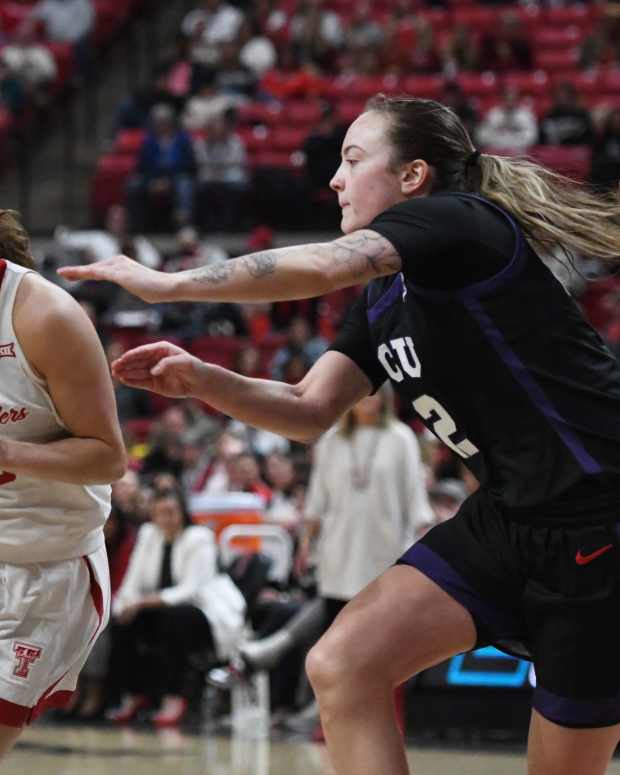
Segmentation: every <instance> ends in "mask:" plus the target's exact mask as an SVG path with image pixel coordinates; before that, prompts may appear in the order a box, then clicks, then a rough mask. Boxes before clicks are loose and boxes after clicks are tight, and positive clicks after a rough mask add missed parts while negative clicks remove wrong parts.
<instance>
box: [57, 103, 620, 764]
mask: <svg viewBox="0 0 620 775" xmlns="http://www.w3.org/2000/svg"><path fill="white" fill-rule="evenodd" d="M331 185H332V188H333V189H334V190H335V191H336V192H337V194H338V198H339V202H340V205H341V207H342V230H343V232H344V234H345V236H344V237H341V238H339V239H336V240H334V241H333V242H329V243H324V244H311V245H303V246H298V247H292V248H281V249H277V250H271V251H265V252H261V253H255V254H252V255H249V256H243V257H241V258H239V259H235V260H233V261H229V262H227V263H225V264H222V265H219V266H216V267H208V268H200V269H194V270H189V271H187V272H181V273H178V274H175V275H166V274H162V273H158V272H153V271H152V270H149V269H146V268H144V267H142V266H139V265H138V264H136V263H135V262H133V261H130V260H129V259H127V258H125V257H123V256H117V257H115V258H112V259H109V260H107V261H104V262H101V263H99V264H94V265H91V266H89V267H81V268H65V269H63V270H61V273H62V274H63V275H64V276H65V277H67V278H70V279H81V278H88V279H102V280H111V281H114V282H117V283H119V284H120V285H122V286H124V287H125V288H127V289H128V290H129V291H131V292H133V293H135V294H137V295H138V296H140V297H141V298H143V299H145V300H147V301H152V302H155V301H175V300H189V301H192V300H195V301H200V300H205V301H265V300H271V301H276V300H281V299H297V298H302V297H310V296H316V295H319V294H323V293H327V292H329V291H332V290H335V289H337V288H342V287H345V286H349V285H355V284H358V283H366V284H367V285H366V288H365V290H364V292H363V293H362V295H361V296H360V297H359V299H358V301H357V303H356V304H355V305H354V307H353V309H352V311H351V313H350V315H349V318H348V320H347V321H346V323H345V325H344V327H343V329H342V331H341V333H340V334H339V336H338V337H337V340H336V342H335V343H334V344H333V346H332V348H331V349H330V350H329V351H328V352H327V353H326V354H324V355H323V356H322V357H321V358H320V359H319V361H318V362H317V363H316V364H315V365H314V366H313V367H312V369H311V370H310V371H309V372H308V374H307V375H306V377H305V378H304V379H303V380H302V381H301V382H300V383H299V384H297V385H285V384H282V383H277V382H270V381H266V380H256V379H248V378H245V377H242V376H239V375H236V374H233V373H231V372H229V371H227V370H225V369H222V368H220V367H217V366H213V365H211V364H207V363H203V362H201V361H199V360H198V359H196V358H194V357H192V356H191V355H189V354H188V353H186V352H185V351H183V350H182V349H180V348H178V347H175V346H173V345H171V344H168V343H166V342H161V343H158V344H152V345H146V346H143V347H139V348H137V349H135V350H132V351H130V352H128V353H126V354H125V355H124V356H123V357H121V358H120V359H119V360H118V361H117V362H116V364H115V366H114V373H115V375H116V376H117V377H118V378H119V379H121V380H122V381H123V382H124V383H125V384H128V385H133V386H137V387H142V388H146V389H149V390H154V391H157V392H159V393H162V394H164V395H169V396H193V397H196V398H200V399H202V400H204V401H206V402H208V403H209V404H211V405H212V406H214V407H215V408H216V409H219V410H220V411H222V412H224V413H226V414H228V415H231V416H234V417H237V418H239V419H240V420H242V421H244V422H247V423H250V424H252V425H256V426H259V427H262V428H267V429H269V430H272V431H275V432H276V433H281V434H283V435H286V436H289V437H291V438H293V439H298V440H302V441H311V440H313V439H315V438H316V437H317V436H318V435H319V434H320V433H322V432H323V431H325V430H326V429H327V428H328V427H330V426H331V425H332V424H333V423H334V422H335V421H336V419H337V418H338V417H339V416H340V415H341V414H342V413H343V412H344V411H345V410H346V409H348V408H349V407H350V406H352V405H353V404H354V403H355V402H356V401H358V400H359V399H360V398H361V397H362V396H364V395H367V394H368V393H370V392H372V391H373V390H376V389H377V387H378V386H379V385H380V384H381V383H382V382H383V381H385V380H386V379H389V380H390V381H391V382H392V383H393V385H394V387H395V389H396V390H397V391H398V392H399V393H400V395H401V396H402V397H403V398H405V399H406V400H408V401H411V402H412V404H413V406H414V408H415V409H416V410H417V412H418V413H419V414H420V416H421V417H422V419H423V420H424V422H425V423H426V424H427V426H428V428H429V429H430V430H432V431H433V432H434V433H435V434H436V435H437V436H438V437H439V438H440V439H441V440H442V441H443V442H444V443H445V444H447V445H448V446H449V447H450V448H451V449H452V450H453V451H454V452H455V453H456V454H458V455H459V456H460V457H461V458H462V459H463V461H464V463H465V464H466V465H467V466H468V467H469V468H470V469H471V470H472V472H473V473H474V474H475V475H476V477H477V478H478V479H479V481H480V483H481V487H480V489H479V491H478V492H477V493H475V494H474V495H472V496H471V497H470V498H469V499H468V500H467V501H466V502H465V503H464V504H463V506H462V508H461V510H460V511H459V513H458V514H457V516H456V517H455V518H453V519H452V520H450V521H448V522H446V523H443V524H441V525H439V526H438V527H436V528H434V529H433V530H431V531H430V532H429V533H428V534H427V535H426V536H425V537H424V538H423V539H422V540H421V541H420V542H418V543H417V544H415V545H414V546H413V547H411V549H409V550H408V551H407V552H406V553H405V555H404V556H403V557H402V558H401V559H400V561H399V562H398V563H397V564H396V565H395V566H394V567H392V568H390V569H389V570H387V571H386V572H385V573H384V574H383V575H382V576H381V577H380V578H379V579H377V580H376V581H375V582H374V583H372V584H371V585H370V586H369V587H367V588H366V589H365V590H364V591H363V592H361V593H360V595H359V596H358V597H357V598H355V599H354V600H353V601H352V602H351V603H350V604H349V605H348V606H347V607H346V608H345V609H344V610H343V611H342V613H341V614H340V615H339V617H338V618H337V619H336V621H335V622H334V624H333V626H332V627H331V628H330V630H329V631H328V632H327V633H326V635H325V636H324V637H323V638H322V640H321V641H319V643H318V644H317V645H316V646H315V647H314V649H313V650H312V651H311V653H310V655H309V658H308V663H307V668H308V672H309V675H310V679H311V681H312V684H313V687H314V689H315V691H316V694H317V697H318V701H319V705H320V710H321V717H322V720H323V724H324V728H325V732H326V737H327V742H328V745H329V749H330V753H331V756H332V759H333V763H334V766H335V769H336V771H337V772H338V773H339V775H377V774H378V773H390V775H404V773H406V772H407V764H406V760H405V754H404V749H403V745H402V740H401V737H400V735H399V733H398V731H397V727H396V724H395V721H394V710H393V707H392V690H393V687H394V686H396V685H398V684H400V683H402V682H403V681H404V680H405V679H407V678H409V677H410V676H411V675H413V674H415V673H417V672H419V671H420V670H423V669H425V668H427V667H429V666H431V665H433V664H436V663H437V662H440V661H442V660H444V659H447V658H448V657H450V656H452V655H454V654H457V653H459V652H463V651H467V650H469V649H472V648H474V647H475V646H481V645H484V644H489V643H493V644H496V645H498V646H499V647H500V648H504V649H506V650H508V651H509V652H510V653H514V654H519V655H523V656H526V657H528V658H530V659H532V660H533V662H534V665H535V667H536V674H537V679H538V685H537V687H536V691H535V694H534V703H533V704H534V707H533V711H532V721H531V729H530V739H529V752H528V763H529V773H530V775H584V774H585V773H587V775H602V773H604V772H605V769H606V767H607V764H608V762H609V759H610V757H611V755H612V753H613V751H614V749H615V747H616V744H617V742H618V739H619V737H620V658H619V654H620V627H619V624H618V618H619V617H618V611H619V610H620V587H619V584H620V536H619V533H618V526H619V524H620V371H619V369H618V366H617V364H616V362H615V361H614V359H613V358H612V356H611V355H610V353H609V352H608V351H607V349H606V348H605V346H604V345H603V343H602V342H601V340H600V338H599V337H598V335H597V334H596V333H595V332H594V331H593V330H592V329H591V328H590V327H589V326H588V325H587V323H586V322H585V321H584V320H583V318H582V316H581V314H580V312H579V310H578V309H577V307H576V305H575V304H574V303H573V301H572V300H571V299H570V298H569V296H568V295H567V294H566V293H565V292H564V290H563V289H562V287H561V286H560V285H559V284H558V282H557V281H556V280H555V279H554V277H553V276H552V274H551V273H550V272H549V271H548V270H547V269H546V268H545V267H544V265H543V264H542V262H541V261H540V259H539V258H538V255H537V253H536V249H539V248H540V247H541V246H542V247H543V248H547V247H550V246H560V247H563V248H564V249H565V250H567V251H570V250H579V251H581V252H583V253H586V254H589V255H596V256H598V257H599V258H601V259H604V260H610V261H612V260H615V259H617V258H618V254H619V253H620V210H619V208H618V204H617V202H616V201H615V200H614V199H612V198H611V197H610V198H608V199H606V198H603V197H600V198H599V197H595V196H594V195H592V194H590V193H589V192H587V191H586V190H584V189H580V188H578V187H577V186H573V185H572V184H570V183H569V182H567V181H564V180H563V179H562V178H560V177H558V176H556V175H554V174H553V173H551V172H549V171H547V170H544V169H543V168H541V167H538V166H536V165H534V164H531V163H529V162H526V161H519V160H509V159H500V158H499V157H495V156H490V155H486V154H482V155H480V154H479V153H478V151H476V150H475V149H474V147H473V145H472V142H471V139H470V138H469V136H468V134H467V132H466V130H465V129H464V127H463V126H462V124H461V123H460V121H459V120H458V118H457V117H456V116H455V115H454V114H453V113H452V112H451V111H450V110H448V109H447V108H445V107H444V106H442V105H440V104H438V103H436V102H433V101H427V100H418V99H413V98H394V99H392V98H384V97H381V96H379V97H377V98H375V99H374V100H372V101H371V103H370V104H369V106H368V107H367V109H366V111H365V112H364V113H363V114H362V115H361V116H360V117H359V118H358V119H357V120H356V121H355V122H354V123H353V124H352V125H351V127H350V128H349V130H348V132H347V136H346V138H345V141H344V145H343V150H342V163H341V165H340V167H339V168H338V171H337V172H336V174H335V176H334V178H333V180H332V184H331ZM377 519H381V515H380V514H377Z"/></svg>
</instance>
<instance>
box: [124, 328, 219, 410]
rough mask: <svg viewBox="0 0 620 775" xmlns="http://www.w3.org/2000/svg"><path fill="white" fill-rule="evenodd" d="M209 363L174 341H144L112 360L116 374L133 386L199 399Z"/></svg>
mask: <svg viewBox="0 0 620 775" xmlns="http://www.w3.org/2000/svg"><path fill="white" fill-rule="evenodd" d="M207 369H208V366H207V364H206V363H203V361H201V360H199V359H198V358H195V357H194V356H193V355H190V354H189V353H188V352H185V350H183V349H182V348H181V347H177V346H176V345H174V344H171V343H170V342H156V343H155V344H144V345H141V346H140V347H136V348H134V349H133V350H128V351H127V352H126V353H124V355H121V357H120V358H118V359H117V360H115V361H114V362H113V363H112V376H113V377H115V378H116V379H118V380H119V381H120V382H122V383H123V384H124V385H128V386H129V387H135V388H142V389H143V390H151V391H153V392H154V393H160V394H161V395H162V396H168V397H169V398H198V397H200V394H201V391H202V388H203V387H204V383H205V379H206V372H207Z"/></svg>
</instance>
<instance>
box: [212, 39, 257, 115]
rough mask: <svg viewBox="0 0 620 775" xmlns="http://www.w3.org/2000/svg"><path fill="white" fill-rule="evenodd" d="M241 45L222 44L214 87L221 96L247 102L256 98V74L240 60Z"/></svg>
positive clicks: (234, 43)
mask: <svg viewBox="0 0 620 775" xmlns="http://www.w3.org/2000/svg"><path fill="white" fill-rule="evenodd" d="M240 56H241V45H240V44H239V42H237V41H236V40H234V41H230V42H229V43H222V44H221V46H220V47H219V58H218V63H217V71H216V76H215V85H216V87H217V89H218V91H220V92H221V93H222V94H226V95H228V96H229V97H234V98H236V99H237V100H242V101H247V100H250V99H254V97H255V96H256V87H257V84H258V78H257V76H256V73H255V72H254V71H253V70H252V69H251V68H250V67H248V66H247V65H244V64H243V62H242V61H241V59H240Z"/></svg>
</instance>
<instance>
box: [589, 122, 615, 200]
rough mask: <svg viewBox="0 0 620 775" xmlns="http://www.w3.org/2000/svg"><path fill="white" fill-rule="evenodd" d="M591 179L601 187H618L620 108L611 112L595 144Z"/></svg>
mask: <svg viewBox="0 0 620 775" xmlns="http://www.w3.org/2000/svg"><path fill="white" fill-rule="evenodd" d="M590 179H591V181H592V183H593V184H594V185H595V186H598V187H599V188H603V189H605V188H610V189H611V188H616V186H617V185H618V181H619V180H620V108H615V109H614V110H612V111H611V112H610V114H609V115H608V117H607V120H606V121H605V125H604V127H603V132H602V134H601V136H600V137H599V138H598V142H596V143H595V145H594V151H593V154H592V172H591V174H590Z"/></svg>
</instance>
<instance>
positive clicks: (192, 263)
mask: <svg viewBox="0 0 620 775" xmlns="http://www.w3.org/2000/svg"><path fill="white" fill-rule="evenodd" d="M227 258H228V253H227V252H226V251H225V250H224V248H223V247H222V246H221V245H218V244H216V243H213V242H211V243H209V242H205V241H204V240H202V239H201V238H200V234H199V232H198V230H197V229H196V228H195V227H194V226H184V227H183V228H182V229H179V231H178V232H177V234H176V243H175V245H174V247H173V249H172V251H171V252H170V253H168V254H166V256H165V259H164V266H165V270H166V272H181V271H183V270H184V269H195V268H196V267H197V266H206V265H207V264H218V263H220V262H221V261H226V259H227Z"/></svg>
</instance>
